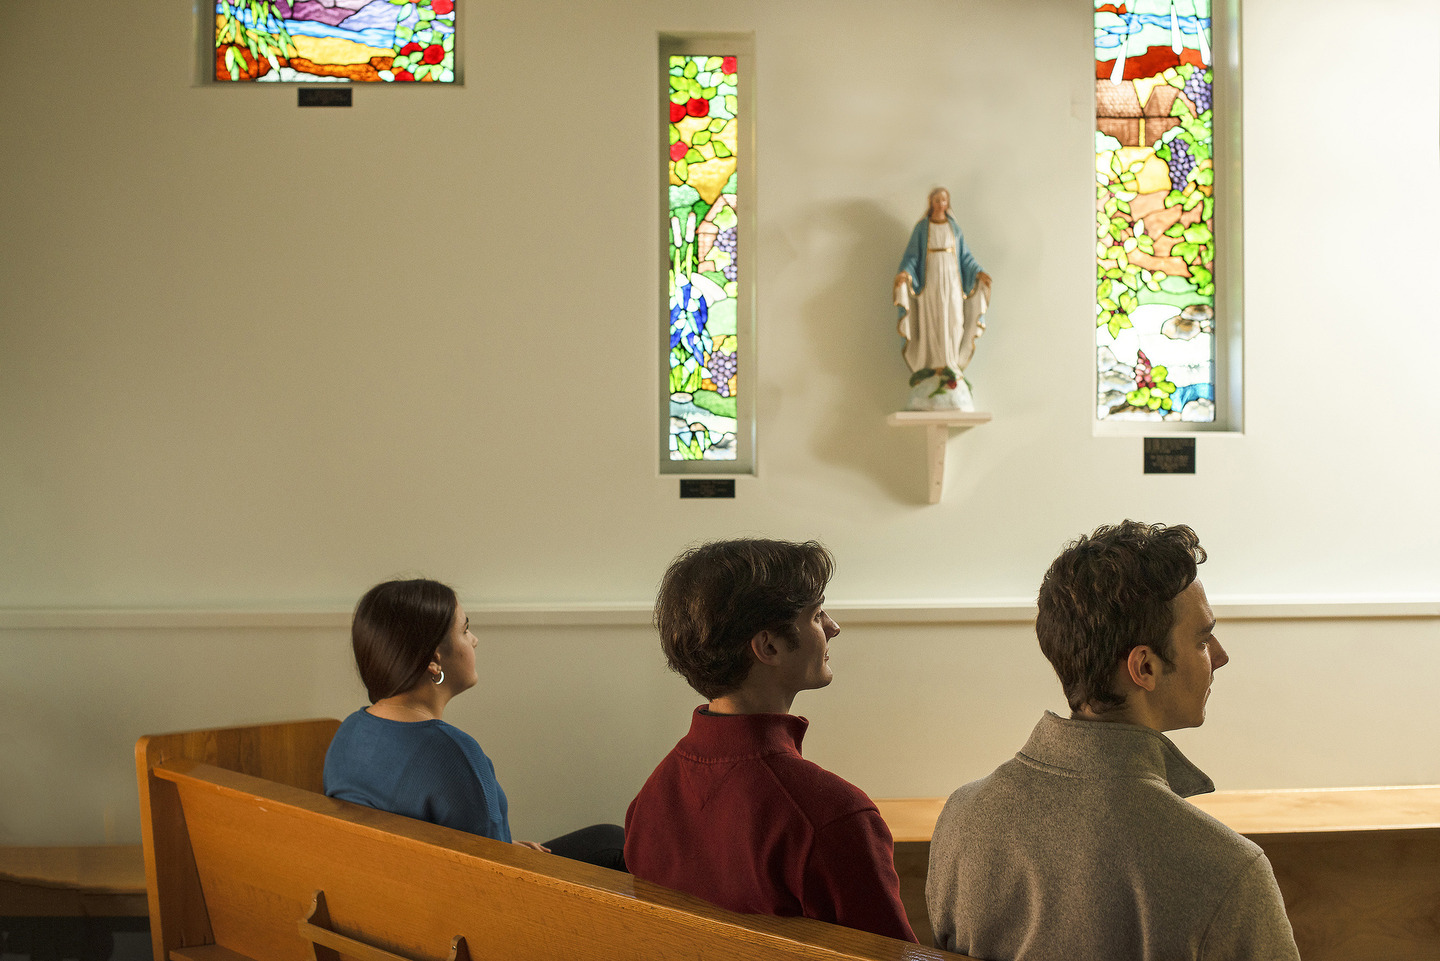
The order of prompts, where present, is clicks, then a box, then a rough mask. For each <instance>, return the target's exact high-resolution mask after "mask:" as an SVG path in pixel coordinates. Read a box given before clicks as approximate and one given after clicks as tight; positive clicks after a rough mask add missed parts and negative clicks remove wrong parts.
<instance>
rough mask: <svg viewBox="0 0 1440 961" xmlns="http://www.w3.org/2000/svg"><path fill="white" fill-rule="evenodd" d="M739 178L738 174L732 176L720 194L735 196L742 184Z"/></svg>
mask: <svg viewBox="0 0 1440 961" xmlns="http://www.w3.org/2000/svg"><path fill="white" fill-rule="evenodd" d="M739 178H740V175H739V174H738V173H733V174H731V175H730V179H729V180H727V181H725V186H724V187H721V188H720V192H721V193H722V194H730V195H732V196H733V195H734V193H735V190H736V185H737V184H738V183H739V182H740V180H739Z"/></svg>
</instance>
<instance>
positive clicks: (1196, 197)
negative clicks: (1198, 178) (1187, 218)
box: [1180, 191, 1205, 210]
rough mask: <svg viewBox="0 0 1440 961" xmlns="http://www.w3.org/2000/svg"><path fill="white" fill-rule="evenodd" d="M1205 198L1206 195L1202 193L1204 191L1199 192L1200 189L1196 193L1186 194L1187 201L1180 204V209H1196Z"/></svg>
mask: <svg viewBox="0 0 1440 961" xmlns="http://www.w3.org/2000/svg"><path fill="white" fill-rule="evenodd" d="M1204 199H1205V195H1204V194H1202V193H1199V192H1198V191H1197V192H1195V193H1192V194H1186V195H1185V202H1184V203H1183V204H1181V205H1180V209H1181V210H1194V209H1195V208H1196V207H1197V206H1198V205H1199V204H1200V202H1201V201H1203V200H1204Z"/></svg>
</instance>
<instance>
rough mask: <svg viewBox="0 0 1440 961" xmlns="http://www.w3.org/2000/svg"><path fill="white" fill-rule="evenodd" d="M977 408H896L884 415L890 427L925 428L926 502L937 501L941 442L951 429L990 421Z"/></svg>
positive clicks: (941, 479)
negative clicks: (928, 479)
mask: <svg viewBox="0 0 1440 961" xmlns="http://www.w3.org/2000/svg"><path fill="white" fill-rule="evenodd" d="M990 417H991V415H990V414H988V413H986V412H984V411H978V410H900V411H896V412H895V413H893V414H891V415H890V416H888V417H886V418H885V423H887V424H889V425H890V426H891V427H923V428H925V458H926V463H927V465H928V466H929V473H930V488H929V490H930V503H932V504H938V503H940V492H941V491H942V490H944V488H945V444H946V442H947V441H949V440H950V432H951V431H952V430H969V429H970V428H972V427H976V426H978V425H980V424H987V423H989V422H990Z"/></svg>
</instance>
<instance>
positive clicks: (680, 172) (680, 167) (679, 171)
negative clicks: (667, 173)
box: [670, 157, 690, 184]
mask: <svg viewBox="0 0 1440 961" xmlns="http://www.w3.org/2000/svg"><path fill="white" fill-rule="evenodd" d="M670 169H671V170H673V171H674V172H675V179H676V180H678V181H680V182H681V183H682V184H683V183H684V182H685V180H686V178H688V177H689V176H690V163H689V161H687V160H686V159H685V158H684V157H681V158H680V159H679V160H677V161H675V162H674V163H673V164H671V165H670Z"/></svg>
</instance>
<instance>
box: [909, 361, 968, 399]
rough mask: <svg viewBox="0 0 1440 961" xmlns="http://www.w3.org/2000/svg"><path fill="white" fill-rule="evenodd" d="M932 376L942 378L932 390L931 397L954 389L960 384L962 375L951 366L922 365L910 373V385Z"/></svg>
mask: <svg viewBox="0 0 1440 961" xmlns="http://www.w3.org/2000/svg"><path fill="white" fill-rule="evenodd" d="M931 377H938V378H940V382H939V383H937V384H936V385H935V389H934V390H933V391H931V392H930V396H931V397H939V396H940V395H941V394H943V393H945V392H946V391H947V390H954V389H955V388H957V387H959V386H960V375H959V374H957V373H956V372H955V370H954V368H951V367H921V368H920V369H919V370H917V371H915V373H913V374H911V375H910V386H911V387H914V386H916V385H917V384H919V383H920V382H921V381H924V380H929V379H930V378H931Z"/></svg>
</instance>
